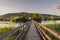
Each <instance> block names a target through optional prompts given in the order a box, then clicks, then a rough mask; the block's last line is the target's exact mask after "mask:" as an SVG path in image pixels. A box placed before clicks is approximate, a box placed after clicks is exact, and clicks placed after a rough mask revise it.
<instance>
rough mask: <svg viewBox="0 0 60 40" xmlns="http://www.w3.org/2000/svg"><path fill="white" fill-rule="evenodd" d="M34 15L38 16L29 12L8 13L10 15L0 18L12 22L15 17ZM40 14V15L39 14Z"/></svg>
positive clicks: (45, 15) (48, 15)
mask: <svg viewBox="0 0 60 40" xmlns="http://www.w3.org/2000/svg"><path fill="white" fill-rule="evenodd" d="M33 14H37V13H27V12H21V13H8V14H5V15H1V16H2V17H1V18H0V19H1V20H3V19H4V20H6V19H8V20H10V18H12V17H14V16H23V15H29V16H31V15H33ZM38 14H39V13H38ZM39 15H42V16H44V17H50V16H52V15H50V14H39ZM56 17H60V16H56Z"/></svg>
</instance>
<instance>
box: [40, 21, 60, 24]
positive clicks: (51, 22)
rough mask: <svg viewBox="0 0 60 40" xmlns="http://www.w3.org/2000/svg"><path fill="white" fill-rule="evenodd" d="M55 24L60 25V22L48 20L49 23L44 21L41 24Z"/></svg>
mask: <svg viewBox="0 0 60 40" xmlns="http://www.w3.org/2000/svg"><path fill="white" fill-rule="evenodd" d="M54 23H60V20H55V21H53V20H48V21H44V20H43V21H42V22H41V24H54Z"/></svg>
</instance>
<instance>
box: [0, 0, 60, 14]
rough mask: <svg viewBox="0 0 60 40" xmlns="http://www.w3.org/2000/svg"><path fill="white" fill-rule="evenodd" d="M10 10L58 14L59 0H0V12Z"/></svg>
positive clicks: (9, 11) (59, 11)
mask: <svg viewBox="0 0 60 40" xmlns="http://www.w3.org/2000/svg"><path fill="white" fill-rule="evenodd" d="M12 12H34V13H35V12H36V13H44V14H57V15H60V0H0V14H5V13H12Z"/></svg>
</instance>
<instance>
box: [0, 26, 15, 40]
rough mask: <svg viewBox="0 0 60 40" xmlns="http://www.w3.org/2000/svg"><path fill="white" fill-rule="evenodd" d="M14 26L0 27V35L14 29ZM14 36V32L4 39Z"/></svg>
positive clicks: (9, 39) (10, 39)
mask: <svg viewBox="0 0 60 40" xmlns="http://www.w3.org/2000/svg"><path fill="white" fill-rule="evenodd" d="M15 28H16V27H13V26H11V27H4V28H0V36H2V35H3V34H5V33H7V32H9V31H11V30H13V29H15ZM14 37H15V34H14V35H11V36H10V37H8V38H6V40H12V39H13V38H14Z"/></svg>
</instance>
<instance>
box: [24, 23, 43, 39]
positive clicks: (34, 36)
mask: <svg viewBox="0 0 60 40" xmlns="http://www.w3.org/2000/svg"><path fill="white" fill-rule="evenodd" d="M23 40H42V38H41V37H40V35H39V33H38V31H37V29H36V27H35V25H34V22H32V24H31V26H30V28H29V30H28V32H27V34H26V35H25V37H24V39H23Z"/></svg>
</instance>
